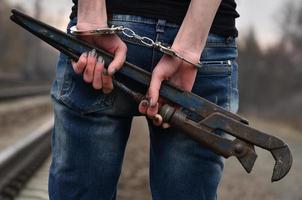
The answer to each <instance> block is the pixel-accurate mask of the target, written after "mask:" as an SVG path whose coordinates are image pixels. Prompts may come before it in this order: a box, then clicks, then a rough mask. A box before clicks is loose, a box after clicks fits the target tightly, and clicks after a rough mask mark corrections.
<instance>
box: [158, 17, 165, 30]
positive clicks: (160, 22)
mask: <svg viewBox="0 0 302 200" xmlns="http://www.w3.org/2000/svg"><path fill="white" fill-rule="evenodd" d="M165 25H166V20H163V19H159V20H158V21H157V24H156V32H157V33H163V32H165Z"/></svg>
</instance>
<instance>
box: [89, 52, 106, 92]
mask: <svg viewBox="0 0 302 200" xmlns="http://www.w3.org/2000/svg"><path fill="white" fill-rule="evenodd" d="M103 69H104V59H103V57H102V56H99V57H98V60H97V63H96V65H95V68H94V73H93V82H92V86H93V88H94V89H96V90H99V89H102V72H103Z"/></svg>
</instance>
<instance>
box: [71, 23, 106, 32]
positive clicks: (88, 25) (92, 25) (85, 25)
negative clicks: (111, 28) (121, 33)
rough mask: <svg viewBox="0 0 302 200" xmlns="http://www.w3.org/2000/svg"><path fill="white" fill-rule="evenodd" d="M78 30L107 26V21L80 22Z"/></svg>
mask: <svg viewBox="0 0 302 200" xmlns="http://www.w3.org/2000/svg"><path fill="white" fill-rule="evenodd" d="M76 27H77V29H78V30H95V29H99V28H107V27H108V24H107V23H90V22H78V23H77V25H76Z"/></svg>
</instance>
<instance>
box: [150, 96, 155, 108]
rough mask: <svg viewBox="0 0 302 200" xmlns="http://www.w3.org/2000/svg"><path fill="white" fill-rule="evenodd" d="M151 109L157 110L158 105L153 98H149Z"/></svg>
mask: <svg viewBox="0 0 302 200" xmlns="http://www.w3.org/2000/svg"><path fill="white" fill-rule="evenodd" d="M149 107H150V108H155V107H156V103H154V101H153V99H152V98H149Z"/></svg>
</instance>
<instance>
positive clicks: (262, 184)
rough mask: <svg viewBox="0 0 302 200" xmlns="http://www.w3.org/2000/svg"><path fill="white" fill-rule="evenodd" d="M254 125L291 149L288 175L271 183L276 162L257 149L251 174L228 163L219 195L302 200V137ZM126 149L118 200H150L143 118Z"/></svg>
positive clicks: (288, 129) (259, 123)
mask: <svg viewBox="0 0 302 200" xmlns="http://www.w3.org/2000/svg"><path fill="white" fill-rule="evenodd" d="M248 119H250V121H251V125H252V126H254V127H256V128H257V129H260V130H263V131H266V132H268V133H270V134H274V135H276V136H279V137H281V138H283V139H284V140H285V141H286V142H287V143H288V144H289V146H290V148H291V150H292V153H293V157H294V163H293V166H292V169H291V171H290V172H289V174H288V175H287V176H286V177H285V178H284V179H282V180H281V181H279V182H276V183H271V182H270V178H271V175H272V170H273V167H274V161H273V158H272V156H271V154H270V153H268V152H266V151H263V150H260V149H256V151H257V154H258V159H257V161H256V164H255V166H254V169H253V171H252V173H251V174H246V173H245V171H244V169H243V168H242V167H241V165H240V164H239V162H238V161H237V160H236V159H233V158H231V159H228V160H227V161H226V164H225V172H224V176H223V178H222V182H221V185H220V188H219V192H218V199H222V200H224V199H226V200H239V199H240V200H260V199H261V200H302V191H301V189H302V173H301V170H302V156H301V154H302V133H299V132H298V131H296V130H294V129H292V128H291V127H288V126H287V125H282V124H280V123H278V124H276V123H273V122H264V121H261V120H256V119H255V118H254V119H253V118H251V117H248ZM132 127H133V129H132V133H131V136H130V139H129V143H128V146H127V151H126V157H125V161H124V167H123V172H122V176H121V179H120V183H119V190H118V197H119V198H118V199H120V200H150V199H151V195H150V190H149V182H148V159H149V155H148V153H149V144H148V143H149V138H148V131H147V127H146V124H145V120H144V119H143V118H136V119H135V120H134V123H133V126H132Z"/></svg>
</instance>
